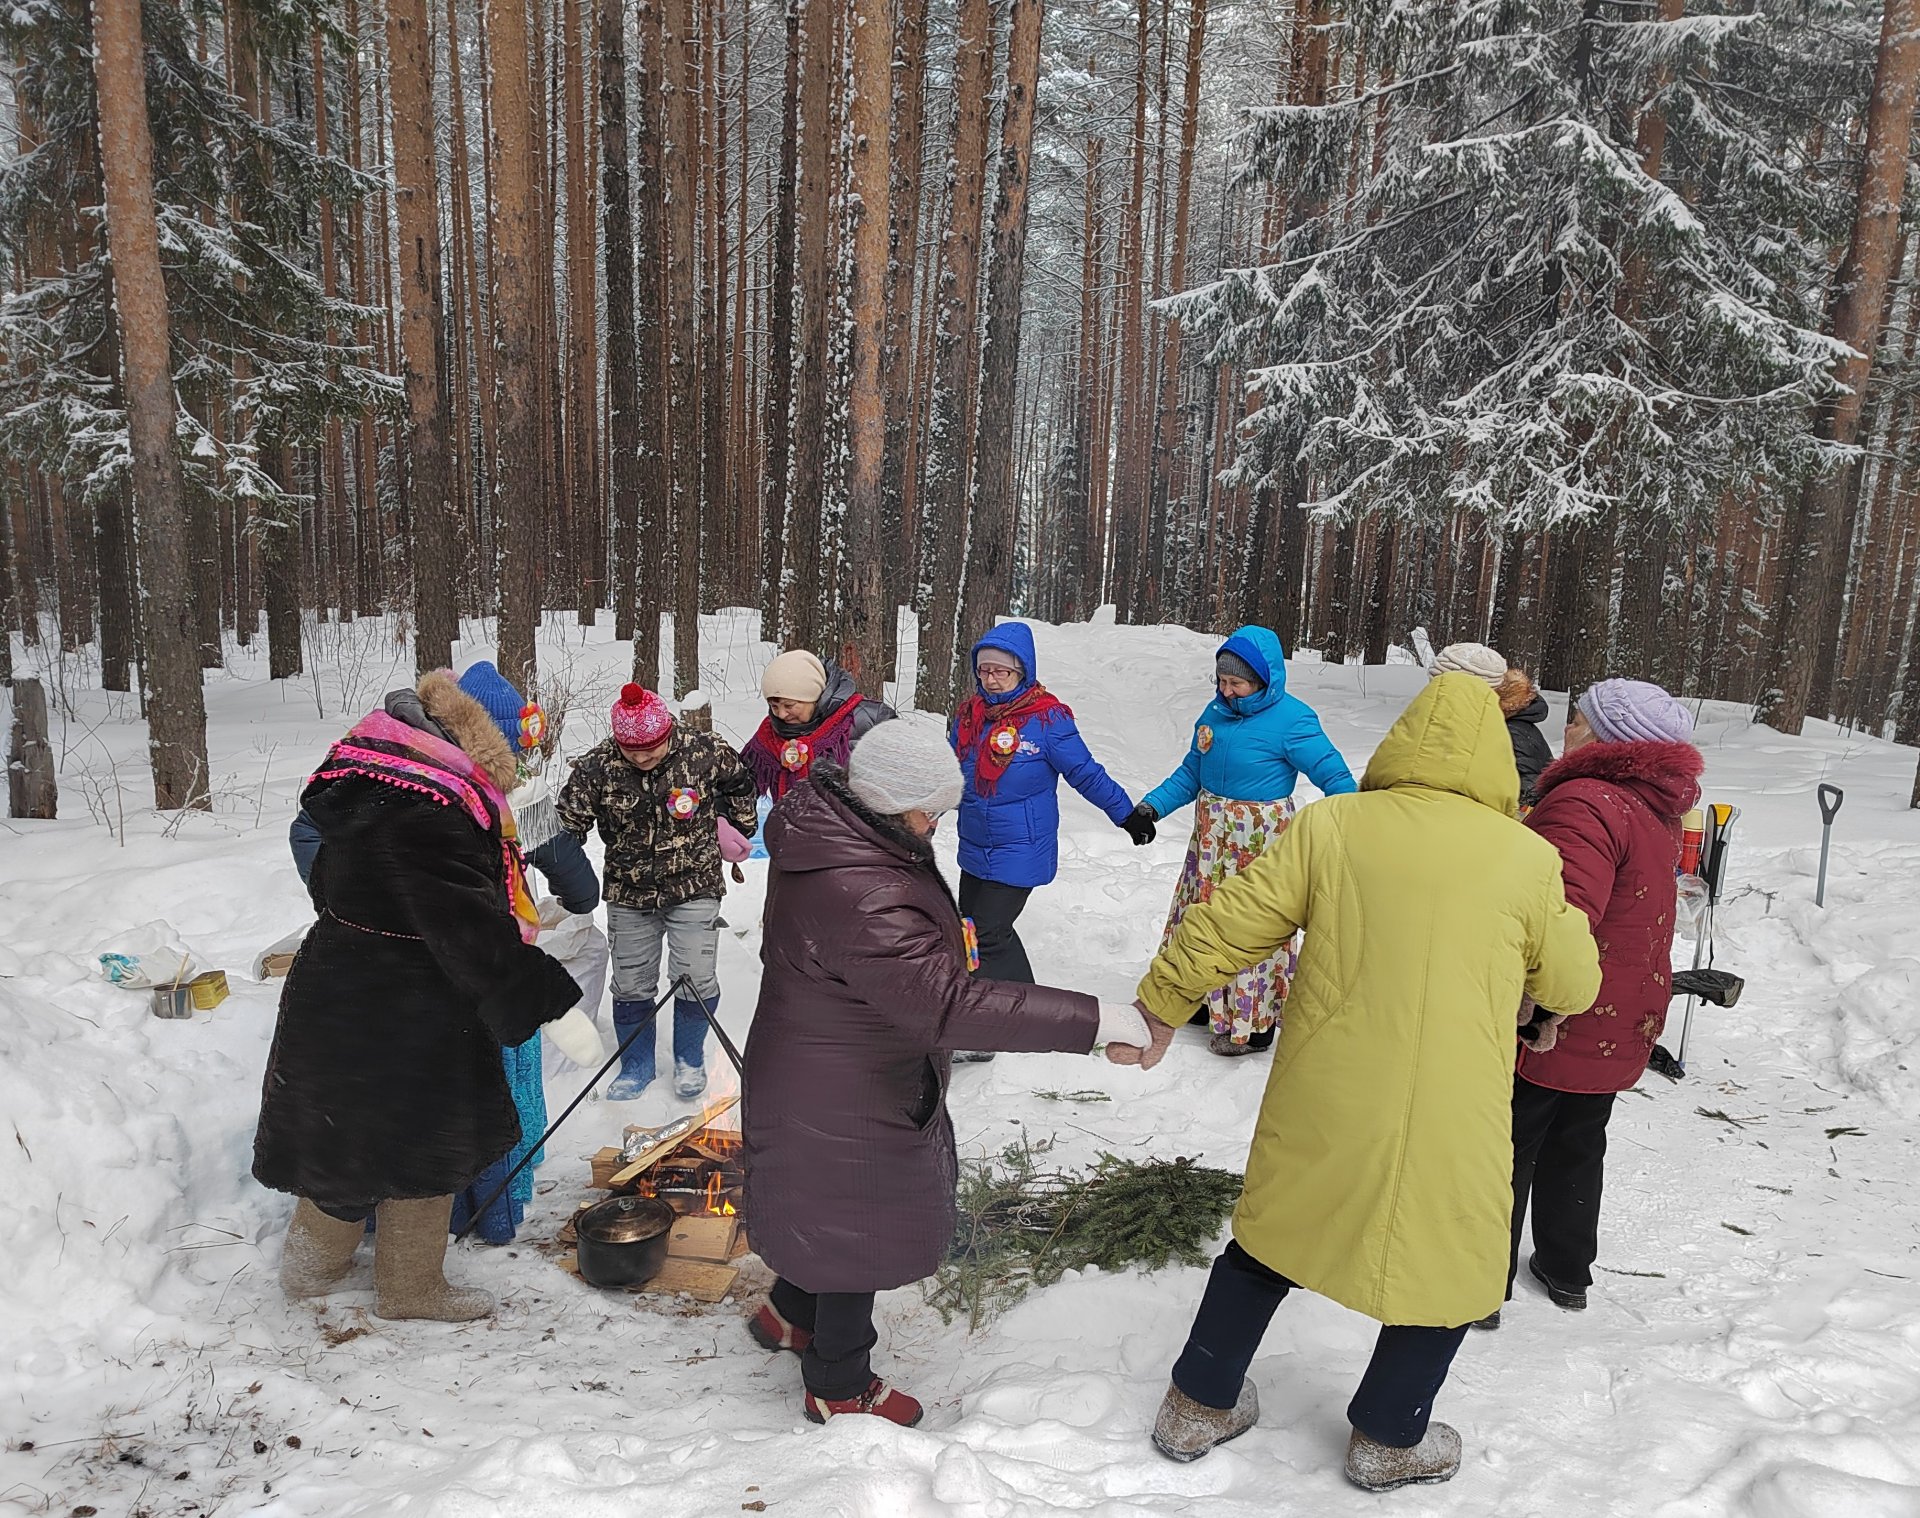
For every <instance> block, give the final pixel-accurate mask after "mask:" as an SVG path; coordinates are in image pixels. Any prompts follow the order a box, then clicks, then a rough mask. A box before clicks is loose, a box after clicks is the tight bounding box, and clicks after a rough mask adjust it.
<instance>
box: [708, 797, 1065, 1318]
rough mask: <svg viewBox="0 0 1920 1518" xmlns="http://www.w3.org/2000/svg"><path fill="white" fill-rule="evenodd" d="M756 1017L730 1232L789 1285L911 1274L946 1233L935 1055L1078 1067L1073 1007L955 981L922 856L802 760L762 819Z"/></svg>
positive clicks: (944, 1125) (941, 1064) (1052, 998)
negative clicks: (738, 1198)
mask: <svg viewBox="0 0 1920 1518" xmlns="http://www.w3.org/2000/svg"><path fill="white" fill-rule="evenodd" d="M766 838H767V853H768V855H769V857H770V858H771V859H772V861H773V864H772V871H771V876H770V879H769V883H768V887H767V906H766V915H765V919H764V923H763V933H762V942H761V949H760V959H761V964H762V967H763V971H762V975H761V980H760V1004H759V1007H758V1009H757V1010H756V1011H755V1012H754V1016H753V1031H752V1033H751V1034H750V1036H749V1037H748V1039H747V1053H746V1078H745V1081H744V1098H743V1101H744V1120H743V1127H744V1130H745V1136H746V1159H747V1205H746V1217H747V1229H748V1232H749V1234H750V1235H751V1237H752V1239H753V1247H754V1249H755V1250H756V1251H757V1252H758V1253H759V1255H760V1257H761V1258H762V1259H763V1260H765V1261H766V1262H767V1264H768V1266H769V1267H770V1268H772V1269H773V1270H774V1271H776V1272H778V1273H779V1274H780V1275H782V1276H784V1277H785V1278H786V1279H787V1280H789V1281H791V1282H792V1283H793V1284H794V1285H796V1286H798V1287H800V1288H801V1289H802V1290H805V1291H813V1292H821V1291H847V1292H854V1291H886V1290H890V1289H891V1288H893V1287H896V1286H904V1285H906V1284H908V1283H909V1282H911V1281H918V1280H921V1279H922V1278H924V1277H926V1276H930V1275H932V1274H933V1273H934V1271H935V1270H936V1269H938V1268H939V1265H940V1260H941V1257H942V1256H943V1255H944V1254H945V1252H946V1249H947V1246H948V1244H949V1243H950V1242H951V1240H952V1238H953V1228H954V1221H955V1208H954V1184H955V1181H956V1179H957V1175H958V1166H957V1162H956V1158H955V1154H954V1142H953V1125H952V1123H950V1122H949V1121H948V1119H947V1106H946V1093H947V1073H948V1054H947V1051H949V1050H952V1049H1002V1050H1062V1051H1066V1052H1069V1053H1080V1054H1084V1053H1086V1052H1087V1051H1088V1050H1089V1049H1091V1048H1092V1047H1093V1041H1094V1038H1095V1036H1096V1034H1097V1033H1098V1031H1099V1022H1100V1017H1099V1006H1098V1003H1096V1002H1095V1001H1094V999H1093V998H1092V997H1091V996H1081V995H1079V994H1077V993H1075V992H1072V991H1058V990H1053V989H1051V988H1049V987H1046V986H1029V985H1018V984H1014V983H1012V982H1008V981H993V980H982V979H980V978H978V977H977V976H970V975H969V974H968V973H967V958H966V945H965V940H964V938H963V937H962V933H961V927H960V912H959V909H958V908H957V907H955V905H954V902H953V896H952V894H951V893H950V892H949V891H948V890H947V886H946V882H945V881H944V880H943V879H942V878H941V876H940V872H939V869H938V867H937V866H936V865H935V864H934V859H933V849H932V846H931V845H930V844H929V843H928V842H926V841H925V840H923V839H918V838H915V837H913V835H912V834H910V833H908V832H906V831H905V830H903V829H902V828H900V827H899V826H897V825H896V824H895V823H893V822H891V821H889V820H887V819H884V818H879V817H876V816H874V815H873V814H872V813H871V812H870V811H868V810H867V809H866V808H865V807H863V806H862V805H861V804H860V803H859V802H858V801H857V800H856V799H855V798H854V797H853V796H852V794H851V793H850V792H849V791H848V790H847V789H846V785H845V780H844V777H843V776H842V774H841V772H839V771H838V770H835V769H832V768H830V767H826V766H821V765H816V766H815V767H814V771H813V775H812V778H811V779H809V780H806V781H803V782H801V783H800V784H798V785H796V786H794V787H793V789H792V790H790V791H788V792H787V795H786V798H785V799H784V800H783V801H781V803H780V804H779V805H778V806H777V807H775V808H774V810H773V815H772V816H771V817H770V818H768V820H767V830H766Z"/></svg>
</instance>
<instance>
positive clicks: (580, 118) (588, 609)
mask: <svg viewBox="0 0 1920 1518" xmlns="http://www.w3.org/2000/svg"><path fill="white" fill-rule="evenodd" d="M560 16H561V27H562V29H563V31H564V33H565V38H564V42H563V45H562V49H561V51H562V55H563V58H564V61H565V65H566V117H567V122H566V133H567V364H566V422H567V425H566V444H567V449H568V477H569V480H570V481H571V484H572V494H573V502H572V508H573V528H574V533H573V541H572V543H570V544H568V545H567V549H568V552H567V553H566V554H565V555H564V557H565V558H566V559H567V560H568V562H569V563H570V564H571V567H572V569H573V575H574V611H575V613H576V615H577V616H578V618H579V623H580V625H581V626H582V627H591V626H593V621H594V613H595V612H596V611H597V609H598V608H599V606H600V603H601V601H602V599H603V591H604V589H605V587H604V585H603V584H602V577H603V576H604V575H605V573H606V570H605V566H604V565H603V564H602V563H601V559H600V553H599V545H600V539H601V531H602V522H603V518H604V515H605V513H604V511H603V509H602V508H603V506H604V502H603V501H602V500H601V498H600V493H599V490H598V488H597V480H598V469H597V467H596V463H597V460H598V458H599V452H600V437H599V417H600V410H599V407H598V405H597V404H596V403H595V401H596V395H597V392H598V390H599V374H598V372H597V371H598V365H597V364H596V363H595V349H596V330H595V329H596V324H597V322H598V316H599V308H598V297H599V290H598V286H597V283H596V279H595V270H594V254H595V251H596V247H597V243H598V238H597V235H596V228H595V224H594V222H595V218H594V206H593V190H592V180H591V179H590V178H589V176H588V172H587V169H588V163H587V157H588V155H587V59H588V57H589V53H588V50H587V45H586V43H585V41H584V40H583V39H582V37H581V32H580V0H565V3H564V4H563V6H562V7H561V12H560Z"/></svg>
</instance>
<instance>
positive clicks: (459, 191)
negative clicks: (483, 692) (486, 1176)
mask: <svg viewBox="0 0 1920 1518" xmlns="http://www.w3.org/2000/svg"><path fill="white" fill-rule="evenodd" d="M458 26H459V19H458V17H457V15H456V14H455V10H454V0H446V33H447V83H448V90H449V95H450V98H451V102H452V105H453V126H452V130H451V132H449V134H448V135H449V137H450V138H451V139H452V144H453V231H454V243H455V246H456V249H457V251H458V254H459V259H458V264H459V269H460V273H461V278H460V279H459V280H458V282H457V283H456V287H455V290H454V302H453V309H454V323H455V326H456V327H457V328H458V329H459V331H460V332H461V334H462V344H463V347H465V346H468V345H470V346H471V349H472V360H473V381H472V383H473V390H472V395H473V407H472V409H473V412H474V414H475V415H476V416H477V418H478V421H479V428H478V447H477V451H476V446H475V438H474V436H473V429H471V428H466V427H463V428H462V429H461V431H460V451H461V456H462V457H463V458H467V459H470V460H472V481H471V488H470V490H469V491H468V493H467V495H466V496H465V497H464V500H463V506H464V511H465V520H466V523H467V535H468V537H469V538H470V540H471V542H472V545H473V553H472V557H471V559H470V560H468V561H467V567H468V570H469V573H470V574H471V576H472V580H473V583H472V585H471V588H470V596H471V599H472V602H473V605H474V609H475V610H476V612H480V611H484V610H485V609H487V608H489V607H491V606H492V604H493V599H494V535H493V530H492V522H493V484H492V481H493V470H494V460H495V459H496V457H497V444H496V438H495V433H494V420H495V417H494V406H493V341H492V338H491V336H490V333H489V326H488V313H487V312H486V310H485V309H484V308H483V305H482V302H481V292H482V290H483V289H485V288H487V269H486V266H485V263H484V262H483V260H482V258H481V254H480V247H479V244H480V238H479V237H477V236H476V235H475V232H474V214H473V168H472V154H471V151H470V150H469V147H468V143H467V106H466V90H465V80H464V75H463V71H462V69H461V67H460V33H459V29H458ZM466 385H467V374H466V367H465V365H462V366H461V370H460V388H461V390H462V392H463V393H464V392H465V390H466ZM367 519H368V514H367V513H366V512H365V511H364V510H363V524H364V522H365V520H367ZM363 530H364V528H363Z"/></svg>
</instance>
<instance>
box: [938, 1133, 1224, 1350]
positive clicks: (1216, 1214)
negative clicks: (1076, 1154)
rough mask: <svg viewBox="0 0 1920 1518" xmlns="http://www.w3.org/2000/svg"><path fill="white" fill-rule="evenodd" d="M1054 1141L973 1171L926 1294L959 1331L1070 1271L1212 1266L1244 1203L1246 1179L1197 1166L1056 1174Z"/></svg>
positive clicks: (970, 1167) (1098, 1167) (1125, 1164)
mask: <svg viewBox="0 0 1920 1518" xmlns="http://www.w3.org/2000/svg"><path fill="white" fill-rule="evenodd" d="M1051 1148H1052V1141H1051V1140H1047V1141H1044V1142H1041V1143H1035V1142H1033V1141H1032V1140H1031V1139H1027V1138H1024V1137H1023V1138H1022V1139H1021V1140H1020V1142H1019V1143H1016V1144H1011V1145H1009V1146H1008V1147H1007V1148H1006V1149H1004V1150H1002V1151H1001V1152H1000V1154H998V1155H997V1156H994V1157H991V1158H989V1159H985V1160H978V1161H970V1162H968V1163H967V1164H965V1165H964V1166H963V1167H962V1170H961V1175H960V1185H959V1206H960V1220H959V1225H958V1227H957V1228H956V1230H955V1233H954V1240H953V1244H952V1246H951V1248H950V1249H949V1251H948V1254H947V1259H946V1261H945V1262H944V1263H943V1264H942V1265H941V1267H940V1271H939V1273H938V1274H937V1275H936V1276H935V1277H934V1278H933V1280H932V1281H930V1282H929V1283H927V1286H926V1288H925V1290H926V1294H927V1300H928V1301H929V1302H931V1303H932V1304H933V1306H934V1307H935V1308H937V1309H938V1310H939V1312H940V1315H941V1317H942V1318H943V1319H945V1320H946V1321H948V1322H951V1321H953V1319H954V1318H956V1317H960V1316H962V1315H964V1316H965V1317H966V1319H967V1324H968V1328H969V1330H970V1331H971V1330H975V1329H978V1328H980V1327H982V1326H983V1325H985V1324H986V1323H988V1322H991V1321H992V1320H993V1319H994V1318H995V1317H997V1316H998V1315H999V1314H1000V1313H1002V1312H1004V1311H1005V1310H1006V1309H1007V1308H1009V1307H1011V1306H1013V1304H1014V1303H1016V1302H1018V1301H1019V1300H1020V1299H1021V1298H1023V1297H1024V1296H1026V1294H1027V1293H1028V1292H1029V1291H1031V1290H1033V1289H1034V1288H1035V1287H1037V1286H1050V1285H1052V1284H1053V1283H1054V1282H1055V1281H1058V1280H1059V1279H1060V1278H1061V1276H1063V1275H1064V1274H1066V1272H1068V1271H1069V1270H1084V1269H1086V1268H1087V1267H1088V1266H1090V1265H1097V1266H1099V1267H1100V1268H1101V1269H1102V1270H1120V1269H1124V1268H1125V1267H1127V1266H1130V1265H1140V1266H1144V1267H1145V1268H1146V1269H1148V1270H1159V1269H1162V1268H1163V1267H1165V1266H1167V1265H1171V1264H1181V1265H1201V1264H1205V1263H1206V1260H1207V1258H1208V1250H1209V1249H1210V1247H1211V1246H1212V1244H1213V1242H1214V1240H1215V1239H1216V1238H1217V1237H1218V1236H1219V1233H1220V1229H1221V1227H1222V1226H1223V1225H1224V1224H1225V1222H1226V1219H1227V1214H1228V1213H1229V1212H1230V1211H1232V1209H1233V1204H1234V1203H1235V1202H1236V1201H1237V1200H1238V1199H1239V1196H1240V1186H1241V1177H1240V1176H1239V1175H1238V1174H1237V1173H1235V1172H1233V1171H1228V1170H1215V1169H1210V1168H1208V1167H1206V1166H1202V1165H1196V1164H1195V1163H1194V1162H1193V1161H1192V1160H1191V1159H1186V1158H1180V1159H1174V1160H1122V1159H1120V1158H1118V1157H1117V1156H1115V1155H1111V1154H1103V1155H1101V1157H1100V1159H1099V1161H1098V1162H1097V1163H1096V1164H1095V1165H1094V1166H1093V1167H1092V1168H1091V1169H1090V1170H1088V1171H1084V1172H1070V1171H1058V1170H1045V1169H1043V1168H1042V1166H1041V1161H1042V1159H1043V1157H1044V1156H1045V1155H1046V1153H1047V1152H1048V1151H1049V1150H1050V1149H1051Z"/></svg>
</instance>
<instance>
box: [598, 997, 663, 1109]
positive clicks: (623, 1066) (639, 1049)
mask: <svg viewBox="0 0 1920 1518" xmlns="http://www.w3.org/2000/svg"><path fill="white" fill-rule="evenodd" d="M653 1012H654V1007H653V1003H652V1002H650V1001H616V1002H615V1003H614V1004H613V1036H614V1040H615V1042H616V1043H620V1044H625V1043H626V1042H627V1039H628V1037H629V1036H630V1035H631V1034H632V1033H633V1031H634V1030H635V1029H636V1028H638V1027H640V1026H641V1024H643V1023H644V1024H645V1025H646V1031H645V1032H644V1033H642V1034H641V1035H640V1036H639V1037H638V1038H636V1039H634V1041H633V1042H632V1043H631V1044H629V1045H628V1046H627V1052H626V1053H625V1054H623V1055H621V1056H620V1073H619V1074H618V1075H616V1076H615V1077H614V1078H613V1079H612V1080H610V1081H608V1082H607V1100H608V1101H610V1102H630V1101H632V1100H633V1099H634V1098H635V1097H636V1096H638V1095H639V1094H640V1093H641V1092H642V1091H645V1090H646V1089H647V1087H649V1086H651V1085H652V1084H653V1045H654V1037H653Z"/></svg>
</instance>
